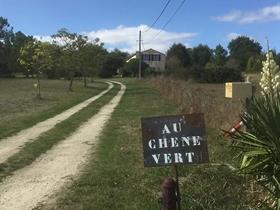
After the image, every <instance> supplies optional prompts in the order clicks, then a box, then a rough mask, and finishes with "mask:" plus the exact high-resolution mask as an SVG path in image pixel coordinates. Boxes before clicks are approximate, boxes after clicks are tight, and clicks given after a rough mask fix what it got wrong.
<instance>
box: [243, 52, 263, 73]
mask: <svg viewBox="0 0 280 210" xmlns="http://www.w3.org/2000/svg"><path fill="white" fill-rule="evenodd" d="M261 69H262V61H261V58H260V57H253V56H251V57H250V58H249V60H248V63H247V66H246V72H248V73H249V72H260V71H261Z"/></svg>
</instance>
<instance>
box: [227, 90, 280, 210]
mask: <svg viewBox="0 0 280 210" xmlns="http://www.w3.org/2000/svg"><path fill="white" fill-rule="evenodd" d="M242 121H243V122H244V124H245V126H246V131H240V132H238V133H236V134H234V135H233V136H232V137H233V140H234V141H233V146H234V147H235V148H237V149H238V150H239V151H240V154H241V156H242V163H241V167H240V172H242V173H244V174H251V175H253V176H254V177H255V178H256V180H257V182H259V183H260V184H261V185H263V186H264V187H265V188H266V189H267V190H268V191H269V192H270V193H271V195H272V197H273V198H274V199H275V201H276V202H277V203H278V204H277V206H278V207H277V209H280V97H279V95H278V94H277V97H275V98H274V100H273V103H272V100H271V97H270V96H269V95H264V96H263V97H260V98H255V99H253V100H252V101H251V104H250V107H249V109H248V111H247V112H244V114H243V115H242Z"/></svg>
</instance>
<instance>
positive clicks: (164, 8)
mask: <svg viewBox="0 0 280 210" xmlns="http://www.w3.org/2000/svg"><path fill="white" fill-rule="evenodd" d="M170 2H171V0H168V1H167V3H166V4H165V6H164V7H163V9H162V11H161V13H160V14H159V16H158V17H157V18H156V19H155V21H154V22H153V23H152V25H150V27H149V28H148V29H147V30H145V31H143V32H144V33H146V32H148V31H149V30H150V29H151V28H152V27H153V26H154V25H155V24H156V23H157V21H158V20H159V19H160V17H161V16H162V14H163V13H164V11H165V10H166V8H167V7H168V5H169V3H170Z"/></svg>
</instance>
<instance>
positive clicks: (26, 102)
mask: <svg viewBox="0 0 280 210" xmlns="http://www.w3.org/2000/svg"><path fill="white" fill-rule="evenodd" d="M34 83H35V80H33V79H0V119H1V121H0V139H2V138H4V137H7V136H9V135H12V134H13V133H16V132H18V131H20V130H22V129H24V128H27V127H30V126H32V125H34V124H36V123H37V122H40V121H43V120H45V119H47V118H49V117H52V116H54V115H56V114H58V113H60V112H62V111H63V110H66V109H67V108H70V107H72V106H74V105H76V104H78V103H79V102H82V101H83V100H85V99H87V98H90V97H92V96H94V95H96V94H97V93H99V92H101V91H102V90H105V89H106V87H107V84H104V83H99V82H95V83H89V85H90V87H89V88H84V87H83V83H82V82H81V81H75V82H74V91H73V92H69V91H68V89H67V88H68V81H65V80H42V82H41V84H42V97H43V99H42V100H39V99H37V98H36V92H35V90H34V87H33V84H34Z"/></svg>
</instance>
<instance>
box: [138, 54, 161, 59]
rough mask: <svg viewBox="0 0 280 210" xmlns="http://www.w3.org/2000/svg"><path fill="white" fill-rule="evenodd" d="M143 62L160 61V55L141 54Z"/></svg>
mask: <svg viewBox="0 0 280 210" xmlns="http://www.w3.org/2000/svg"><path fill="white" fill-rule="evenodd" d="M142 60H143V61H160V60H161V55H157V54H142Z"/></svg>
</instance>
